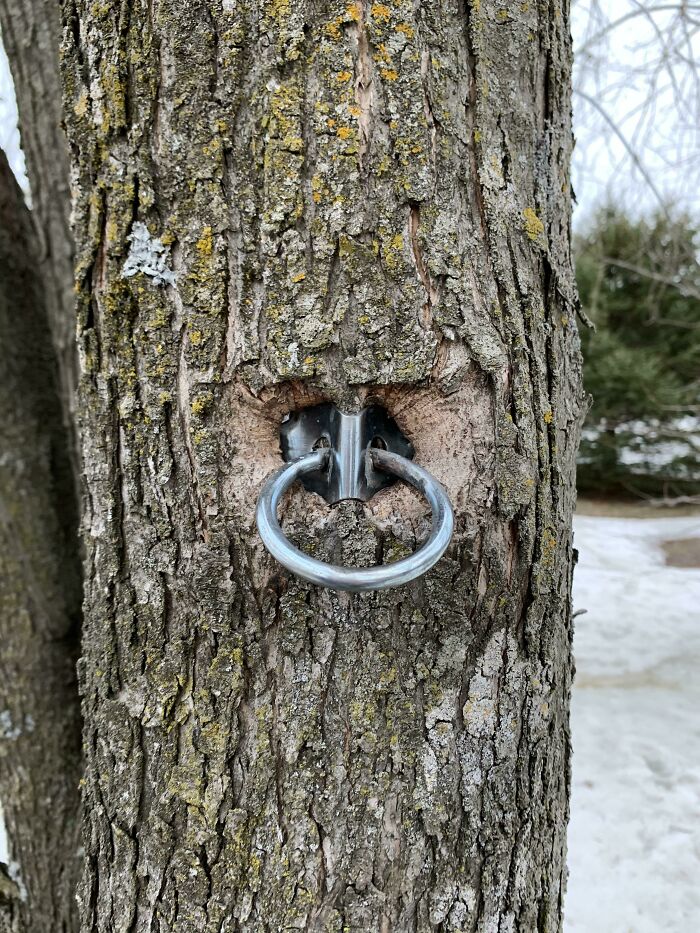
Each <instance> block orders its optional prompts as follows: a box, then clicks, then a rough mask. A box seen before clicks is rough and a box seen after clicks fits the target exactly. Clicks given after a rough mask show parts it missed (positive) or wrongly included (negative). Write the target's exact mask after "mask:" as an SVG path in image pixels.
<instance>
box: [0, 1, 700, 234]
mask: <svg viewBox="0 0 700 933" xmlns="http://www.w3.org/2000/svg"><path fill="white" fill-rule="evenodd" d="M679 3H680V0H676V2H673V0H574V2H573V12H572V31H573V36H574V49H575V50H576V64H575V70H574V85H575V88H576V91H577V92H578V93H575V94H574V129H575V133H576V138H577V143H576V149H575V151H574V161H573V167H572V182H573V186H574V191H575V193H576V198H577V202H578V207H577V209H576V211H575V214H574V220H575V223H576V224H577V225H581V224H582V223H585V221H586V220H587V218H589V217H590V215H591V213H592V211H593V210H594V209H595V207H596V205H598V204H600V203H601V202H603V201H605V200H613V201H616V202H618V203H620V204H621V205H622V206H624V207H626V208H627V209H628V210H630V211H631V212H633V213H635V212H639V211H645V212H646V211H649V210H652V209H653V208H654V207H655V206H656V205H658V203H659V200H664V201H668V202H671V203H673V204H675V205H676V206H678V207H680V208H683V209H686V210H688V211H690V212H691V213H697V211H698V208H700V145H699V144H700V140H699V139H698V136H699V134H700V69H697V63H698V61H700V0H695V2H691V0H685V3H686V11H687V13H686V18H685V20H680V19H679V16H678V13H677V7H678V5H679ZM620 20H622V22H621V23H620V24H619V25H617V26H616V27H614V28H612V29H609V26H610V25H611V24H614V23H617V22H619V21H620ZM695 23H697V25H695ZM601 33H602V35H601ZM696 72H698V73H696ZM612 124H614V127H615V128H613V125H612ZM623 140H624V141H623ZM0 146H1V147H2V148H3V149H4V150H5V152H6V154H7V157H8V159H9V161H10V165H11V166H12V168H13V170H14V172H15V174H16V175H17V177H18V179H19V180H20V183H21V184H22V187H23V188H24V189H25V191H27V190H28V186H27V182H26V177H25V173H24V158H23V156H22V152H21V149H20V142H19V132H18V131H17V110H16V105H15V100H14V92H13V88H12V79H11V77H10V71H9V67H8V64H7V58H6V56H5V54H4V51H3V50H2V48H1V47H0ZM630 151H632V152H633V153H634V154H631V152H630Z"/></svg>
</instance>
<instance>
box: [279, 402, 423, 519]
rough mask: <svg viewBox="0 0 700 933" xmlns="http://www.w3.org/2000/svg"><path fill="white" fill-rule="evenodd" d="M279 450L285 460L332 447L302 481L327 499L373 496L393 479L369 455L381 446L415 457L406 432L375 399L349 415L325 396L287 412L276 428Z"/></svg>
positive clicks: (312, 490)
mask: <svg viewBox="0 0 700 933" xmlns="http://www.w3.org/2000/svg"><path fill="white" fill-rule="evenodd" d="M280 446H281V448H282V456H283V457H284V459H285V460H286V461H287V462H289V461H291V460H297V459H299V457H303V456H305V455H307V454H310V453H311V452H312V451H314V450H318V449H319V448H322V447H328V448H330V455H329V457H328V459H327V466H326V467H325V468H323V469H320V470H315V471H313V472H309V473H305V474H304V475H302V476H301V477H300V479H301V482H302V483H303V484H304V486H305V487H306V489H308V490H309V491H310V492H316V493H318V494H319V495H320V496H323V498H324V499H325V500H326V501H327V502H330V503H331V505H332V504H333V503H335V502H340V500H341V499H361V500H362V501H363V502H367V501H368V500H369V499H371V498H372V496H373V495H374V494H375V493H376V492H378V491H379V490H380V489H383V488H384V487H385V486H390V485H392V483H395V482H396V477H394V476H391V475H390V474H389V473H385V472H380V471H379V470H377V469H376V468H375V467H374V465H373V463H372V460H371V458H370V456H369V450H370V448H372V447H380V448H382V449H383V450H388V451H390V452H391V453H395V454H399V455H400V456H402V457H405V458H406V459H407V460H412V459H413V454H414V450H413V445H412V444H411V442H410V441H409V440H408V439H407V438H406V437H404V435H403V434H402V433H401V431H400V430H399V427H398V425H397V424H396V422H395V421H394V419H393V418H392V417H391V415H389V414H388V413H387V412H386V411H385V410H384V409H383V408H380V407H379V405H370V406H369V407H368V408H363V409H362V411H360V412H358V413H357V414H356V415H348V414H346V413H345V412H342V411H340V410H339V409H338V408H336V407H335V405H333V404H331V403H330V402H326V403H324V404H322V405H314V406H313V407H311V408H303V409H301V411H295V412H291V413H290V414H289V416H288V417H287V420H286V421H284V423H283V424H282V427H281V429H280Z"/></svg>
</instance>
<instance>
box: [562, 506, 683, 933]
mask: <svg viewBox="0 0 700 933" xmlns="http://www.w3.org/2000/svg"><path fill="white" fill-rule="evenodd" d="M574 530H575V544H576V547H577V548H578V550H579V553H580V559H579V565H578V567H577V569H576V574H575V577H574V605H575V608H576V609H579V608H585V609H587V610H588V612H587V614H586V615H583V616H580V617H579V618H577V620H576V633H575V638H574V652H575V656H576V667H577V675H576V681H575V684H574V692H573V698H572V735H573V747H574V759H573V786H572V808H571V809H572V813H571V824H570V829H569V868H570V877H569V885H568V894H567V899H566V905H565V930H566V933H628V931H634V933H660V931H661V930H663V931H664V933H688V931H689V930H697V929H700V888H699V887H698V885H697V878H698V877H700V842H699V840H700V721H699V719H698V715H697V710H698V707H699V706H700V678H698V676H697V670H698V665H699V664H700V570H698V569H693V568H690V569H688V568H678V567H670V566H667V565H666V564H665V561H664V554H663V551H662V548H661V544H662V542H663V541H664V540H669V539H671V540H677V539H682V538H692V537H700V519H699V518H692V517H691V518H663V519H644V520H640V519H612V518H593V517H587V516H586V517H577V518H576V519H575V521H574Z"/></svg>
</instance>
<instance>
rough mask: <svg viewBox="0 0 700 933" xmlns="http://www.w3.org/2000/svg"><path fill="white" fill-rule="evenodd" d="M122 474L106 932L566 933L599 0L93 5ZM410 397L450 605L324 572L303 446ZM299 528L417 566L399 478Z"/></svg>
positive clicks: (106, 792) (87, 35) (95, 354)
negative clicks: (577, 471) (355, 415)
mask: <svg viewBox="0 0 700 933" xmlns="http://www.w3.org/2000/svg"><path fill="white" fill-rule="evenodd" d="M62 9H63V48H62V55H63V59H62V68H63V76H64V83H65V113H66V118H67V122H68V130H69V138H70V143H71V147H72V158H73V163H74V169H75V195H76V202H75V222H76V226H75V232H76V238H77V273H76V275H77V285H76V287H77V290H78V304H79V309H78V316H79V351H80V355H81V366H82V377H81V388H80V399H81V404H80V412H81V431H82V438H83V450H84V457H85V469H86V479H87V490H88V494H87V500H86V504H85V517H84V538H85V542H86V547H87V563H86V573H85V576H86V581H87V584H86V587H87V589H86V613H87V614H86V620H85V630H84V657H83V660H82V662H81V682H82V690H83V698H84V706H83V709H84V715H85V749H86V756H87V761H86V778H85V788H84V803H85V807H86V815H87V835H86V840H85V846H86V869H85V876H84V883H83V887H82V892H81V906H82V913H83V929H84V930H86V931H87V930H91V931H92V930H96V931H127V930H128V931H146V930H149V931H151V930H159V931H165V930H168V931H203V930H205V931H223V930H225V931H234V930H240V931H268V930H269V931H273V930H274V931H277V930H280V929H284V930H291V929H303V930H324V931H341V930H343V931H344V930H350V931H358V933H359V931H368V930H370V931H375V930H376V931H390V930H392V931H428V930H450V931H457V930H462V931H464V930H470V931H484V933H485V931H493V930H500V931H507V930H513V931H514V930H521V931H532V930H539V931H554V930H559V929H560V928H561V911H562V892H563V886H564V875H565V864H564V863H565V827H566V819H567V808H568V774H569V758H570V746H569V732H568V703H569V690H570V683H571V676H572V663H571V618H570V617H571V606H570V585H571V573H572V568H573V550H572V546H571V514H572V509H573V504H574V495H575V493H574V463H575V453H576V448H577V443H578V431H579V424H580V419H581V414H582V408H583V399H582V391H581V384H580V357H579V350H578V336H577V331H576V322H575V304H576V297H575V287H574V281H573V275H572V269H571V262H570V255H569V219H570V187H569V176H568V167H569V155H570V151H571V128H570V104H569V83H570V66H571V50H570V39H569V19H568V7H567V5H564V6H560V5H558V4H555V3H553V2H552V3H548V2H542V3H539V4H528V3H523V4H520V5H518V6H516V7H514V8H513V9H511V8H509V9H508V10H506V9H502V8H501V7H500V6H499V5H498V4H496V3H493V2H490V0H480V2H479V0H473V2H472V3H471V4H470V5H469V6H465V5H463V4H462V3H460V2H457V0H452V2H447V3H444V4H420V5H419V4H414V3H412V2H411V3H409V2H406V0H397V2H392V3H387V4H383V3H373V4H370V3H359V2H358V3H347V0H343V2H327V3H324V4H311V3H305V2H299V3H291V2H288V0H270V2H251V0H225V2H223V3H219V2H203V0H193V2H191V3H187V4H181V3H177V4H176V3H172V2H169V0H167V2H158V0H156V2H155V3H149V4H146V3H143V2H140V0H136V2H135V3H133V4H121V5H119V4H110V3H101V4H95V3H92V2H90V3H88V2H86V0H64V2H63V7H62ZM322 399H330V400H332V401H334V402H336V403H337V404H339V405H342V406H344V407H345V408H346V409H347V410H350V409H356V408H357V407H358V406H361V405H362V404H365V403H367V402H369V401H375V402H379V403H381V404H383V405H384V406H385V407H386V408H387V409H388V410H389V411H390V412H391V414H393V415H394V417H395V418H396V420H397V421H398V423H399V425H400V427H401V428H402V429H403V430H404V432H405V433H406V434H407V435H408V436H409V437H410V438H411V440H412V441H413V443H414V445H415V448H416V458H417V460H418V462H420V463H422V464H423V465H425V466H427V467H428V469H430V470H431V471H432V472H433V473H434V474H435V475H436V476H437V477H438V479H440V480H441V482H442V483H443V484H444V485H445V487H446V488H447V490H448V492H449V494H450V496H451V499H452V501H453V503H454V505H455V513H456V534H455V538H454V542H453V544H452V546H451V548H450V550H449V552H448V555H447V556H446V557H445V558H444V559H443V560H442V561H441V562H440V563H439V564H438V566H437V567H436V568H435V569H434V570H433V571H431V572H430V573H429V574H428V575H427V576H426V577H424V578H423V579H421V580H419V581H417V582H415V583H414V584H411V585H409V586H405V587H402V588H400V589H398V590H396V591H388V592H383V593H380V594H367V595H357V596H350V595H343V594H338V593H333V592H329V591H325V590H320V589H317V588H315V587H313V586H307V585H305V584H303V583H301V582H300V581H298V580H296V579H291V578H289V577H288V576H287V575H286V574H285V573H284V572H282V570H281V569H280V567H279V566H277V565H276V564H275V563H274V561H273V560H272V559H271V558H269V557H268V556H267V555H266V553H265V551H264V549H263V547H262V545H261V542H260V540H259V538H258V537H257V534H256V532H255V528H254V521H253V511H254V505H255V500H256V498H257V495H258V493H259V490H260V486H261V484H262V481H263V479H264V478H265V476H266V475H267V474H268V473H269V472H270V471H271V470H272V469H273V468H274V467H276V466H277V465H279V464H280V462H281V459H280V453H279V449H278V429H279V423H280V421H281V419H282V417H283V416H284V414H285V413H286V412H287V411H289V410H290V409H294V408H298V407H300V406H302V405H306V404H310V403H312V402H315V401H320V400H322ZM284 515H285V524H286V528H287V530H288V532H289V534H291V535H292V536H294V537H295V539H296V540H297V541H298V542H299V543H300V544H302V545H303V546H304V547H306V548H307V549H308V550H309V551H311V552H313V553H316V554H318V555H320V556H324V557H325V558H326V559H333V560H336V561H346V562H349V563H350V562H353V563H356V564H359V565H365V564H371V563H373V562H375V561H376V560H377V559H378V558H379V559H380V560H383V561H388V560H392V559H395V558H396V557H398V556H400V555H402V554H404V553H406V552H407V551H408V550H410V549H411V548H413V547H414V546H415V545H416V542H417V541H419V540H420V539H421V538H422V537H423V536H424V535H425V533H426V530H427V515H426V506H425V504H424V503H423V502H422V501H420V500H419V499H418V498H417V497H415V496H414V495H413V494H412V493H411V492H410V491H409V490H407V489H406V488H402V487H393V488H392V489H389V490H385V491H383V492H382V493H380V494H379V495H377V496H376V497H375V498H374V499H373V500H372V501H371V502H370V503H369V504H367V505H366V506H362V505H360V504H358V503H355V502H343V503H340V504H339V505H338V506H337V507H335V508H329V507H328V506H326V505H325V503H323V502H322V501H321V500H320V499H319V498H318V497H315V496H313V495H311V494H306V493H304V492H303V491H301V490H298V491H296V492H294V493H293V494H292V495H290V497H289V499H288V502H287V505H286V507H285V510H284Z"/></svg>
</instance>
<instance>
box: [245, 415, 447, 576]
mask: <svg viewBox="0 0 700 933" xmlns="http://www.w3.org/2000/svg"><path fill="white" fill-rule="evenodd" d="M280 439H281V447H282V453H283V456H284V458H285V460H287V461H288V463H287V465H286V466H284V467H282V468H281V469H279V470H278V471H277V472H276V473H274V474H273V475H272V476H271V477H270V478H269V479H268V480H267V482H266V483H265V486H264V487H263V490H262V493H261V494H260V499H259V500H258V505H257V509H256V521H257V525H258V530H259V532H260V536H261V538H262V540H263V543H264V544H265V547H266V548H267V550H268V551H269V552H270V553H271V554H272V555H273V557H275V558H276V559H277V560H278V561H279V562H280V563H281V564H282V565H283V566H285V567H286V568H287V569H288V570H291V571H292V573H294V574H296V575H297V576H299V577H302V578H303V579H305V580H309V581H310V582H312V583H316V584H319V585H320V586H327V587H329V588H331V589H335V590H350V591H353V592H360V591H366V590H381V589H386V588H388V587H393V586H399V585H401V584H402V583H407V582H408V581H409V580H414V579H415V578H416V577H419V576H421V574H424V573H425V572H426V571H427V570H429V569H430V567H432V566H433V564H435V563H436V562H437V561H438V560H439V559H440V557H441V556H442V555H443V554H444V552H445V550H446V548H447V546H448V544H449V543H450V538H451V537H452V530H453V526H454V518H453V515H452V507H451V505H450V501H449V499H448V498H447V494H446V493H445V491H444V489H443V488H442V487H441V486H440V484H439V483H438V482H437V480H436V479H435V478H434V477H433V476H432V475H431V474H430V473H428V471H427V470H424V469H423V468H422V467H420V466H418V465H417V464H416V463H412V462H411V460H410V459H408V458H410V457H413V453H414V451H413V446H412V445H411V443H410V442H409V441H408V440H407V439H406V438H405V437H404V436H403V434H401V431H400V430H399V428H398V426H397V425H396V423H395V422H394V420H393V419H392V418H391V417H390V416H389V415H388V414H387V413H386V412H385V411H384V410H383V409H381V408H379V407H378V406H371V407H369V408H365V409H363V410H362V411H361V412H359V413H358V414H345V413H344V412H341V411H339V410H338V409H337V408H336V407H335V406H334V405H330V404H324V405H316V406H314V407H313V408H308V409H304V410H303V411H301V412H295V413H293V414H292V415H290V416H289V418H288V419H287V421H285V422H284V424H283V425H282V428H281V431H280ZM297 479H300V480H301V482H302V483H303V484H304V486H305V487H306V488H307V489H309V490H311V491H312V492H317V493H318V494H319V495H321V496H323V497H324V499H326V501H327V502H330V503H331V504H333V503H336V502H339V501H340V500H341V499H361V500H362V501H365V502H366V501H367V500H369V499H371V498H372V496H373V495H374V493H375V492H377V491H379V490H380V489H382V488H383V487H385V486H388V485H390V484H391V483H393V482H395V481H396V479H402V480H404V481H405V482H407V483H410V484H411V485H412V486H415V488H416V489H418V490H419V492H421V493H422V494H423V496H425V498H426V499H427V500H428V502H429V503H430V507H431V509H432V527H431V532H430V536H429V537H428V540H427V541H426V542H425V543H424V544H423V545H422V546H421V547H420V548H419V549H418V550H417V551H416V552H415V553H414V554H411V555H410V556H409V557H406V558H404V559H403V560H400V561H397V562H396V563H392V564H385V565H382V566H378V567H368V568H362V569H358V568H354V567H339V566H337V565H334V564H326V563H324V562H323V561H320V560H317V559H316V558H313V557H310V556H309V555H308V554H304V553H303V552H302V551H300V550H299V548H297V547H295V546H294V545H293V544H292V543H291V542H290V541H289V539H288V538H287V537H286V536H285V534H284V532H283V531H282V528H281V527H280V524H279V521H278V519H277V506H278V504H279V501H280V499H281V498H282V495H283V494H284V492H285V491H286V490H287V489H288V488H289V487H290V486H291V485H292V484H293V483H294V482H295V481H296V480H297Z"/></svg>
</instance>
